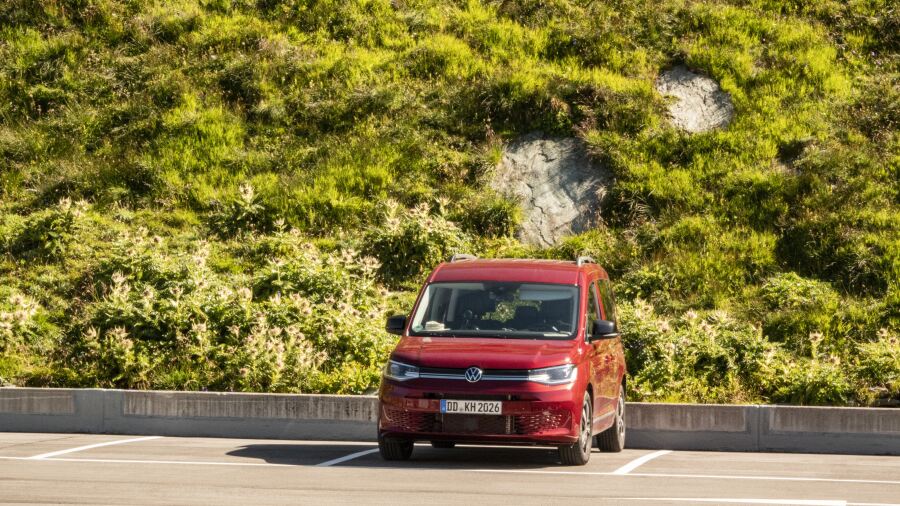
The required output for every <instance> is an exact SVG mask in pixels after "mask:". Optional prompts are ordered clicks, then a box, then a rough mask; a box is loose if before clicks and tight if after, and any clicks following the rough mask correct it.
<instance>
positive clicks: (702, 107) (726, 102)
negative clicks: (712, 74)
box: [656, 65, 734, 133]
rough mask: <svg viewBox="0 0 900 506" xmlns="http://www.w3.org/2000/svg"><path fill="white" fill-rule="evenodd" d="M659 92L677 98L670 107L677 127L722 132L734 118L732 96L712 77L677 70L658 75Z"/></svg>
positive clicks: (690, 130)
mask: <svg viewBox="0 0 900 506" xmlns="http://www.w3.org/2000/svg"><path fill="white" fill-rule="evenodd" d="M656 90H657V91H659V92H660V93H661V94H663V95H669V96H673V97H675V98H676V101H675V102H674V103H672V104H671V105H670V106H669V116H671V118H672V123H674V124H675V126H677V127H679V128H681V129H683V130H685V131H688V132H691V133H696V132H706V131H708V130H713V129H716V128H722V127H725V126H727V125H728V123H730V122H731V118H732V117H733V116H734V104H732V103H731V96H730V95H729V94H728V93H726V92H724V91H722V89H721V88H719V84H718V83H716V82H715V81H714V80H712V79H710V78H709V77H706V76H703V75H700V74H695V73H693V72H691V71H690V70H688V69H687V67H684V66H681V65H680V66H678V67H675V68H673V69H671V70H668V71H666V72H663V73H662V74H660V75H659V79H657V80H656Z"/></svg>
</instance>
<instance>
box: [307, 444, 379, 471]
mask: <svg viewBox="0 0 900 506" xmlns="http://www.w3.org/2000/svg"><path fill="white" fill-rule="evenodd" d="M377 451H378V448H372V449H371V450H363V451H361V452H356V453H351V454H350V455H344V456H343V457H339V458H336V459H331V460H328V461H325V462H322V463H321V464H316V467H328V466H333V465H335V464H340V463H341V462H347V461H348V460H353V459H357V458H359V457H364V456H366V455H371V454H373V453H375V452H377Z"/></svg>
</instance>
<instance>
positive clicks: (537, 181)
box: [491, 132, 611, 246]
mask: <svg viewBox="0 0 900 506" xmlns="http://www.w3.org/2000/svg"><path fill="white" fill-rule="evenodd" d="M610 183H611V177H610V175H609V174H608V173H607V172H605V171H604V170H602V168H601V167H599V166H597V165H596V164H595V163H593V162H592V161H591V159H590V157H589V156H588V154H587V151H586V150H585V148H584V146H583V145H582V143H581V141H580V140H578V139H574V138H552V137H546V136H544V135H543V134H541V133H540V132H534V133H531V134H528V135H526V136H524V137H521V138H519V139H518V140H516V141H514V142H512V143H510V144H509V145H507V146H506V149H505V150H504V153H503V158H502V160H501V161H500V163H499V164H498V166H497V167H496V168H495V170H494V173H493V177H492V180H491V186H493V187H494V188H495V189H496V190H498V191H499V192H501V193H504V194H506V195H509V196H511V197H513V198H515V199H517V200H519V202H520V203H521V205H522V211H523V220H522V221H523V222H522V227H521V231H520V236H519V238H520V239H521V240H522V241H523V242H525V243H528V244H532V245H537V246H552V245H554V244H556V243H557V242H559V240H560V239H561V238H563V237H564V236H567V235H572V234H577V233H580V232H583V231H585V230H586V229H587V228H589V227H590V226H591V225H592V224H594V223H595V222H596V219H597V217H598V214H599V211H600V201H601V200H602V198H603V195H604V194H605V193H606V189H607V187H608V185H609V184H610Z"/></svg>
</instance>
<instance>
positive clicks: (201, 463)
mask: <svg viewBox="0 0 900 506" xmlns="http://www.w3.org/2000/svg"><path fill="white" fill-rule="evenodd" d="M0 460H32V461H34V460H35V459H34V458H33V457H2V456H0ZM37 461H39V462H78V463H83V462H89V463H94V464H157V465H159V464H163V465H188V466H239V467H300V466H301V464H273V463H270V462H216V461H202V460H139V459H88V458H84V459H69V458H51V459H37Z"/></svg>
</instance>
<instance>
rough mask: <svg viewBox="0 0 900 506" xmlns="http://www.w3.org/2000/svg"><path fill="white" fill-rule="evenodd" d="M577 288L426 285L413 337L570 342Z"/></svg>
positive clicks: (452, 284)
mask: <svg viewBox="0 0 900 506" xmlns="http://www.w3.org/2000/svg"><path fill="white" fill-rule="evenodd" d="M577 307H578V289H577V287H575V286H572V285H553V284H543V283H509V282H492V281H488V282H479V283H432V284H430V285H428V286H427V287H426V288H425V293H424V295H422V301H421V302H420V303H419V307H418V309H417V310H416V314H415V315H414V316H413V320H412V327H411V329H410V330H411V333H412V335H418V336H433V335H434V336H441V335H446V336H458V337H467V336H471V337H476V336H491V337H509V338H516V337H520V338H553V339H563V338H571V337H572V336H573V335H574V334H575V322H576V319H577Z"/></svg>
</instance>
